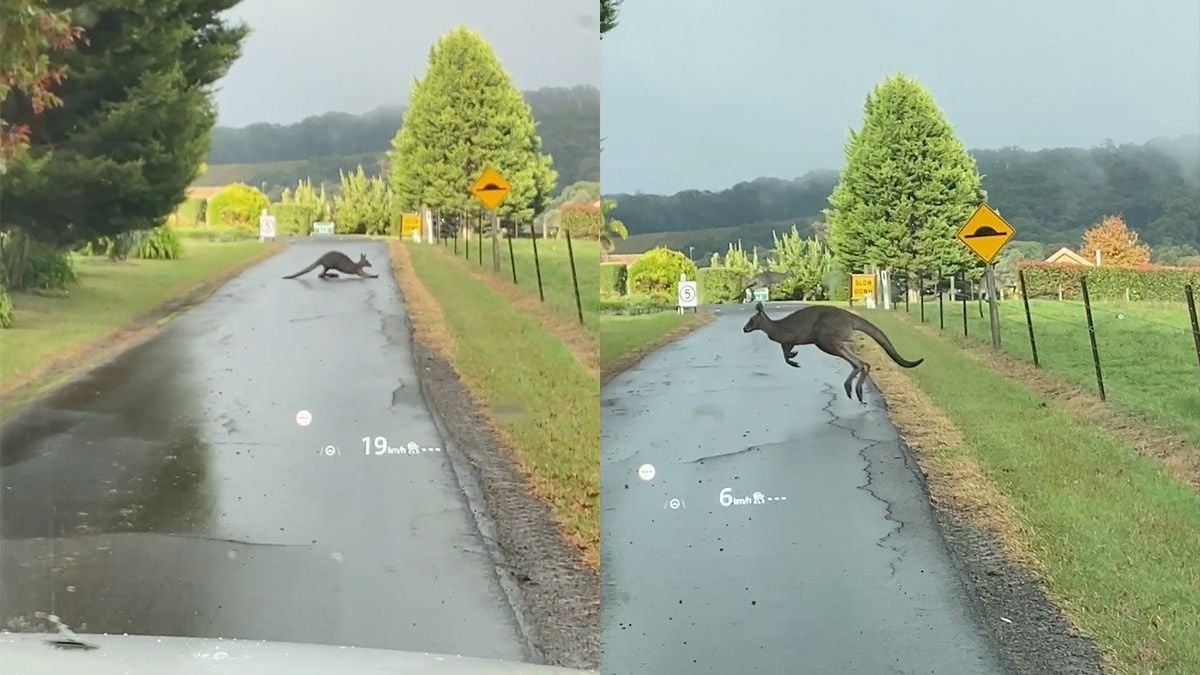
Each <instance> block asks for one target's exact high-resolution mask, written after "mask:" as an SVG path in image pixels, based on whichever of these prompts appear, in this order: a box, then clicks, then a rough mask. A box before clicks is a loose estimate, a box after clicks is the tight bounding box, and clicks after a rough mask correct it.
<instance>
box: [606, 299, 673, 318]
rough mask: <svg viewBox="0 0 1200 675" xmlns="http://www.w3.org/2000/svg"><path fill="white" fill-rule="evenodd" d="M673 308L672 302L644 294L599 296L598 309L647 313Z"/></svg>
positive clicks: (607, 312)
mask: <svg viewBox="0 0 1200 675" xmlns="http://www.w3.org/2000/svg"><path fill="white" fill-rule="evenodd" d="M673 309H675V305H674V303H671V302H666V301H664V300H663V299H662V298H654V297H650V296H646V295H623V296H620V297H611V296H610V297H603V298H600V311H601V312H602V313H604V314H649V313H651V312H664V311H668V310H673Z"/></svg>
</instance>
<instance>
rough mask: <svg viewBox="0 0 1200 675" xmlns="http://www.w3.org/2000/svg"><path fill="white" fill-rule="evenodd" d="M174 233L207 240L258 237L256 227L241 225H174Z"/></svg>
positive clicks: (184, 237)
mask: <svg viewBox="0 0 1200 675" xmlns="http://www.w3.org/2000/svg"><path fill="white" fill-rule="evenodd" d="M172 229H173V230H174V231H175V234H176V235H178V236H179V237H181V238H183V239H207V240H208V241H241V240H244V239H258V228H257V227H253V228H252V227H250V226H247V225H243V226H241V227H210V226H204V227H176V228H172Z"/></svg>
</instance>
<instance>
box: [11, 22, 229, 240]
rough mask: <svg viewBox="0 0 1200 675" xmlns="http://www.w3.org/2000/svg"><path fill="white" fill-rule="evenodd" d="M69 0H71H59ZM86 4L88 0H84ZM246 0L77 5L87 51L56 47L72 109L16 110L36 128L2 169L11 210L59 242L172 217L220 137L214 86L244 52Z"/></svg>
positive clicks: (28, 227) (20, 221) (16, 119)
mask: <svg viewBox="0 0 1200 675" xmlns="http://www.w3.org/2000/svg"><path fill="white" fill-rule="evenodd" d="M55 4H59V3H55ZM76 4H78V3H76ZM236 4H237V0H158V1H157V2H155V3H154V7H153V11H148V10H147V9H146V6H145V5H146V3H144V2H142V1H141V0H106V2H103V3H88V4H84V5H80V6H77V7H76V8H75V9H74V10H73V13H72V17H71V21H72V22H73V23H76V24H78V25H80V26H82V27H83V28H84V30H85V34H86V38H87V39H86V41H85V42H83V43H81V44H78V45H76V49H73V50H69V51H63V52H58V53H54V54H53V55H52V56H51V64H52V66H58V65H61V66H64V67H65V68H66V73H67V78H66V79H65V80H64V81H63V82H62V84H61V85H60V87H59V88H58V89H57V90H56V94H57V95H58V96H59V97H60V98H61V99H62V105H61V106H60V107H57V108H54V109H50V110H46V111H45V112H44V113H43V114H42V115H40V116H32V115H29V114H26V112H25V111H15V114H14V115H13V117H12V119H9V117H8V114H9V108H8V107H7V105H6V108H5V120H6V121H7V122H9V123H12V124H14V125H16V124H27V125H29V127H30V129H31V133H30V139H31V143H30V146H29V148H28V151H27V152H26V153H24V155H23V156H22V157H20V158H18V159H17V160H16V161H14V162H13V163H12V165H11V166H10V167H9V170H8V171H7V172H6V173H5V174H4V175H3V176H2V177H0V190H2V191H3V194H4V211H5V213H4V218H5V224H6V225H8V226H18V227H20V228H22V229H23V230H25V231H26V232H28V233H30V234H31V235H33V236H35V237H36V238H38V239H41V240H43V241H47V242H50V243H55V244H69V243H73V242H80V241H87V240H92V239H95V238H98V237H101V236H113V235H116V234H120V233H122V232H127V231H130V230H137V229H146V228H150V227H153V226H154V225H156V224H158V223H159V222H162V221H163V220H164V219H165V218H166V217H167V216H168V215H170V214H171V213H172V212H173V211H174V210H175V207H176V206H177V205H178V204H179V203H180V202H182V201H183V199H184V192H185V190H186V188H187V186H188V185H189V184H190V183H191V182H192V180H193V179H194V178H195V177H196V175H197V173H198V172H199V170H200V165H201V163H202V161H203V159H204V155H205V153H206V152H207V151H208V147H209V136H208V134H209V131H210V130H211V128H212V126H213V122H214V121H215V110H214V107H213V105H212V102H211V100H210V98H209V97H210V93H211V90H210V87H211V85H212V84H213V83H214V82H216V81H217V80H218V79H219V78H220V77H221V76H223V75H224V74H225V72H226V71H227V70H228V68H229V66H230V65H231V64H232V63H233V61H234V60H235V59H236V58H237V56H238V53H239V49H240V43H241V41H242V39H243V38H244V36H245V35H246V28H244V27H242V26H230V25H229V24H227V23H226V20H225V19H224V18H223V16H222V15H223V14H224V13H225V12H226V11H227V10H228V9H229V8H231V7H232V6H234V5H236Z"/></svg>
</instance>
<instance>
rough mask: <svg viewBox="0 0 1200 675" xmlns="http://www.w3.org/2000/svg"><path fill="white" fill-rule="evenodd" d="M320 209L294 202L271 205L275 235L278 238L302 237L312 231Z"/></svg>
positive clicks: (313, 205) (312, 205)
mask: <svg viewBox="0 0 1200 675" xmlns="http://www.w3.org/2000/svg"><path fill="white" fill-rule="evenodd" d="M319 211H320V209H319V208H318V207H317V205H315V204H298V203H296V202H291V203H286V204H284V203H280V204H272V205H271V215H273V216H275V234H276V235H279V236H304V235H307V234H308V233H309V232H311V231H312V224H313V223H314V222H315V221H316V220H317V215H318V212H319Z"/></svg>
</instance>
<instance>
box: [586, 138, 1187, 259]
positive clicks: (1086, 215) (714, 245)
mask: <svg viewBox="0 0 1200 675" xmlns="http://www.w3.org/2000/svg"><path fill="white" fill-rule="evenodd" d="M972 155H974V157H975V160H976V163H977V164H978V167H979V171H980V173H982V174H983V175H984V178H983V186H984V188H985V189H986V190H987V192H988V201H989V203H991V204H992V205H993V206H996V207H997V208H999V209H1000V210H1001V212H1002V213H1003V214H1004V217H1005V219H1007V220H1008V221H1009V222H1011V223H1012V224H1013V226H1014V227H1015V228H1016V229H1017V238H1018V239H1020V240H1025V241H1038V242H1041V243H1043V244H1045V245H1047V246H1048V247H1051V246H1052V247H1058V246H1063V245H1069V246H1072V247H1077V246H1078V245H1079V240H1080V237H1081V236H1082V233H1083V230H1084V229H1086V228H1087V227H1089V226H1091V225H1093V224H1095V223H1096V222H1097V221H1098V220H1099V219H1100V217H1101V216H1103V215H1105V214H1108V213H1120V214H1122V215H1123V216H1124V217H1125V220H1126V222H1127V223H1128V225H1129V227H1130V228H1131V229H1133V230H1135V231H1136V232H1138V233H1139V234H1140V235H1141V237H1142V239H1143V240H1145V241H1147V242H1148V243H1150V244H1151V245H1152V246H1161V245H1167V244H1187V245H1190V246H1194V247H1196V248H1200V137H1197V136H1184V137H1179V138H1170V139H1167V138H1157V139H1154V140H1152V141H1150V142H1148V143H1145V144H1142V145H1137V144H1127V145H1120V146H1115V145H1112V144H1105V145H1102V146H1098V147H1095V148H1090V149H1083V148H1057V149H1049V150H1037V151H1028V150H1021V149H1019V148H1001V149H998V150H973V151H972ZM836 182H837V173H836V172H833V171H817V172H811V173H808V174H806V175H804V176H802V177H800V178H797V179H793V180H782V179H777V178H759V179H756V180H753V181H749V182H745V183H739V184H737V185H735V186H733V187H731V188H729V189H727V190H722V191H720V192H707V191H698V190H688V191H684V192H679V193H677V194H674V195H670V196H665V195H647V194H635V195H628V194H616V195H607V196H610V197H612V198H614V199H616V201H617V208H616V209H615V210H614V211H613V212H612V216H613V217H614V218H618V219H620V220H621V221H622V222H623V223H625V226H626V227H627V228H628V229H629V233H630V239H629V240H628V241H626V242H619V243H618V250H619V251H637V250H644V248H645V247H649V246H652V245H654V244H656V243H659V242H662V241H671V242H673V243H676V244H686V245H691V246H695V247H696V254H697V256H699V255H701V254H707V253H708V252H709V251H711V250H718V249H719V250H721V251H722V252H723V251H724V249H725V242H728V241H729V240H730V234H731V233H732V234H733V235H734V237H735V238H736V237H741V238H742V243H743V245H744V246H746V247H750V246H754V245H758V246H760V247H769V246H770V244H771V234H770V232H771V227H770V226H771V225H777V226H780V227H783V226H787V227H790V225H791V223H796V224H798V225H800V226H801V229H802V230H805V231H806V232H810V233H811V232H812V229H811V224H812V223H814V222H817V221H820V220H822V219H823V217H822V215H821V210H822V209H824V208H826V207H827V206H828V202H827V201H826V199H827V197H828V196H829V193H830V192H831V191H832V190H833V186H834V184H835V183H836ZM718 228H720V229H719V231H718ZM668 233H669V235H670V236H667V235H668ZM676 248H678V246H676Z"/></svg>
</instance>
